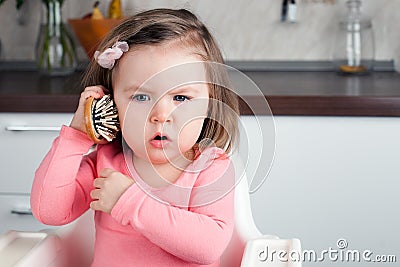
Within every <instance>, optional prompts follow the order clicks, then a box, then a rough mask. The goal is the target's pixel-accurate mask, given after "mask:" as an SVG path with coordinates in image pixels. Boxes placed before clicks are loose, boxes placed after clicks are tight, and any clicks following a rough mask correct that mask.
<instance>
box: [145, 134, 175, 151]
mask: <svg viewBox="0 0 400 267" xmlns="http://www.w3.org/2000/svg"><path fill="white" fill-rule="evenodd" d="M169 142H170V141H169V138H168V136H166V135H162V134H161V133H156V134H155V135H154V137H153V138H152V139H151V140H150V144H151V145H152V146H153V147H155V148H163V147H165V146H166V145H167V144H168V143H169Z"/></svg>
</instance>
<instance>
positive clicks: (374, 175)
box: [242, 116, 400, 267]
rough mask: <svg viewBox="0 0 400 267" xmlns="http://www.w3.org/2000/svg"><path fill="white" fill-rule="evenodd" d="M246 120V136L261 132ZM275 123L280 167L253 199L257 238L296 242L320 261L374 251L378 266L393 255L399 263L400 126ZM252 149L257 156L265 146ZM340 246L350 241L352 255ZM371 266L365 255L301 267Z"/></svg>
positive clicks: (367, 121)
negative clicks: (333, 252)
mask: <svg viewBox="0 0 400 267" xmlns="http://www.w3.org/2000/svg"><path fill="white" fill-rule="evenodd" d="M242 119H243V121H244V124H245V125H248V126H249V129H247V130H248V132H250V133H252V132H255V131H256V128H255V125H256V124H255V121H254V117H252V116H245V117H242ZM261 120H263V118H261ZM274 120H275V129H276V135H275V139H276V150H275V160H274V162H273V164H272V168H271V170H270V173H269V175H268V177H267V179H266V180H265V182H264V183H263V184H262V186H261V187H260V188H259V190H258V191H256V192H255V193H253V194H251V195H250V198H251V202H252V209H253V214H254V219H255V222H256V224H257V225H258V227H259V228H260V230H261V231H262V232H263V233H266V234H276V235H278V236H279V237H281V238H287V237H297V238H299V239H300V240H301V243H302V248H303V249H304V250H309V251H311V250H312V251H314V252H316V253H317V254H316V255H317V257H321V254H322V253H323V251H324V250H329V248H331V249H332V250H336V251H339V252H343V253H351V251H353V250H354V251H358V252H360V253H363V252H364V251H366V250H370V251H371V252H372V253H373V254H372V255H371V259H373V260H375V258H374V257H375V256H378V255H396V256H397V262H398V261H399V260H400V254H399V249H398V248H399V240H400V231H399V225H400V215H399V214H400V213H399V212H398V210H399V204H400V194H399V191H400V167H399V166H400V165H399V161H400V138H399V137H400V118H399V117H318V116H314V117H310V116H275V118H274ZM243 137H245V136H244V135H243ZM249 146H250V148H249V149H250V153H252V151H254V150H255V149H257V148H258V147H259V146H260V143H251V144H250V145H249ZM339 240H342V241H343V240H345V241H346V242H347V247H346V248H344V249H339V247H338V244H337V242H338V241H339ZM343 243H344V242H342V244H343ZM337 255H339V254H337ZM345 256H346V255H345ZM368 263H369V264H368ZM368 263H367V264H366V261H365V260H364V259H362V255H361V258H360V260H359V261H354V262H353V261H346V259H344V260H343V261H341V260H339V259H337V260H336V261H334V257H333V259H332V260H331V259H329V257H328V255H325V259H324V260H323V261H318V260H316V261H313V260H311V261H309V260H307V261H306V262H304V264H303V266H341V265H343V266H344V265H346V266H352V267H353V266H360V267H361V266H367V265H371V266H377V265H376V263H372V262H368ZM387 265H388V266H389V265H391V264H390V263H389V264H388V263H387ZM392 265H393V263H392Z"/></svg>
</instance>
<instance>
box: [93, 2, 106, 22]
mask: <svg viewBox="0 0 400 267" xmlns="http://www.w3.org/2000/svg"><path fill="white" fill-rule="evenodd" d="M99 4H100V2H99V1H96V2H95V3H94V5H93V10H92V17H91V18H92V19H104V16H103V14H102V13H101V11H100V9H99Z"/></svg>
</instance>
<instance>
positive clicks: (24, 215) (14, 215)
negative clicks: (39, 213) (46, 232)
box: [0, 194, 50, 235]
mask: <svg viewBox="0 0 400 267" xmlns="http://www.w3.org/2000/svg"><path fill="white" fill-rule="evenodd" d="M47 228H50V226H48V225H44V224H41V223H40V222H38V221H37V220H36V219H35V217H33V215H32V213H31V210H30V204H29V195H8V194H0V235H1V234H2V233H4V232H6V231H8V230H11V229H12V230H18V231H38V230H41V229H47Z"/></svg>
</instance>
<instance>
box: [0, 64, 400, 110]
mask: <svg viewBox="0 0 400 267" xmlns="http://www.w3.org/2000/svg"><path fill="white" fill-rule="evenodd" d="M244 73H245V74H246V75H247V76H249V77H250V78H251V79H252V80H253V81H254V82H255V83H256V84H257V85H258V87H259V88H260V89H261V91H262V92H263V94H264V96H265V98H266V99H267V101H268V103H269V105H270V107H271V110H272V112H273V114H274V115H310V116H400V74H399V73H397V72H375V73H372V74H371V75H367V76H342V75H339V74H337V73H334V72H324V71H321V72H318V71H315V72H312V71H311V72H310V71H307V72H299V71H297V72H295V71H291V72H284V71H245V72H244ZM81 76H82V73H81V72H77V73H74V74H73V75H70V76H65V77H47V76H41V75H39V74H38V73H37V72H35V71H4V70H2V71H1V72H0V112H71V113H72V112H74V111H75V109H76V106H77V103H78V99H79V94H80V92H81V91H82V88H81V86H80V78H81ZM243 98H244V99H245V100H246V101H247V102H248V103H250V105H252V102H254V101H253V100H254V96H247V95H246V94H244V96H243ZM255 102H257V101H255ZM252 106H253V105H252ZM253 108H254V109H255V112H256V113H258V114H259V113H263V112H264V111H263V110H262V108H261V109H259V110H258V109H257V105H255V106H253ZM241 112H242V114H244V115H249V114H250V111H249V110H248V109H247V108H245V107H244V105H243V106H242V109H241Z"/></svg>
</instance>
